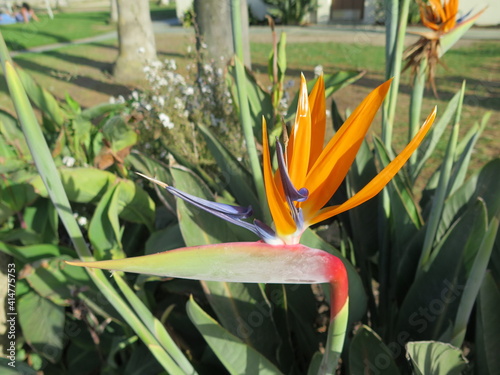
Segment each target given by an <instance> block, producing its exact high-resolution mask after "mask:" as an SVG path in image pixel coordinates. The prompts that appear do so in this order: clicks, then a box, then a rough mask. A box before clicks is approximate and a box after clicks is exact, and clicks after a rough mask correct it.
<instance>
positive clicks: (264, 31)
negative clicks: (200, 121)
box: [11, 19, 500, 57]
mask: <svg viewBox="0 0 500 375" xmlns="http://www.w3.org/2000/svg"><path fill="white" fill-rule="evenodd" d="M153 29H154V32H155V34H183V35H185V34H193V32H194V31H193V29H186V28H183V27H182V26H180V25H179V22H178V20H177V19H170V20H165V21H154V22H153ZM276 30H277V32H278V33H280V32H281V31H284V32H286V33H287V40H288V41H289V42H295V43H301V42H302V43H308V42H328V41H331V42H341V43H360V44H371V45H384V43H385V28H384V27H383V26H368V25H357V26H354V25H313V26H307V27H304V26H278V27H277V28H276ZM425 30H426V29H425V28H423V27H409V28H408V31H409V34H411V33H412V32H418V31H425ZM115 38H117V33H116V31H113V32H110V33H106V34H102V35H98V36H94V37H90V38H85V39H79V40H75V41H72V42H66V43H55V44H49V45H45V46H39V47H33V48H30V49H28V50H22V51H13V52H11V56H13V57H14V56H16V55H20V54H24V53H39V52H45V51H51V50H54V49H58V48H62V47H67V46H70V45H78V44H86V43H92V42H100V41H104V40H110V39H115ZM250 38H251V40H252V41H255V42H266V41H267V42H268V41H270V40H271V37H270V31H269V27H267V26H252V27H250ZM416 38H417V37H415V36H413V35H408V43H410V42H411V41H412V40H413V39H416ZM475 40H499V41H500V29H497V28H474V29H470V30H469V31H467V33H466V34H465V35H464V36H463V37H462V39H461V42H462V41H465V42H467V41H469V42H472V41H475Z"/></svg>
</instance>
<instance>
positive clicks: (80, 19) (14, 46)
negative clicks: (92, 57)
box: [0, 12, 115, 51]
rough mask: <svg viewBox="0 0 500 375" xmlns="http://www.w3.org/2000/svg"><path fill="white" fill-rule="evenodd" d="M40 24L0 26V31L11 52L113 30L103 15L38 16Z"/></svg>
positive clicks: (66, 14) (68, 14) (67, 14)
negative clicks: (51, 17)
mask: <svg viewBox="0 0 500 375" xmlns="http://www.w3.org/2000/svg"><path fill="white" fill-rule="evenodd" d="M39 18H40V22H30V23H26V24H25V23H17V24H13V25H1V26H0V31H1V32H2V35H3V37H4V39H5V42H6V44H7V47H8V48H9V49H10V50H11V51H16V50H23V49H28V48H32V47H36V46H42V45H46V44H54V43H63V42H70V41H72V40H77V39H83V38H87V37H91V36H95V35H99V34H103V33H106V32H110V31H113V30H115V26H113V25H110V24H109V22H108V21H109V13H107V12H81V13H80V12H79V13H57V14H55V15H54V19H50V18H49V16H48V15H41V16H40V17H39Z"/></svg>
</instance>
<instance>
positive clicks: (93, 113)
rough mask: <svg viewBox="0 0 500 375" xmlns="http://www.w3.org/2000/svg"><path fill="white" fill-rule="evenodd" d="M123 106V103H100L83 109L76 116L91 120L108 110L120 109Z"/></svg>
mask: <svg viewBox="0 0 500 375" xmlns="http://www.w3.org/2000/svg"><path fill="white" fill-rule="evenodd" d="M124 107H125V104H124V103H102V104H98V105H96V106H94V107H90V108H87V109H84V110H83V111H82V112H81V113H80V114H79V116H78V117H80V118H82V119H84V120H93V119H95V118H97V117H99V116H103V115H105V114H107V113H109V112H114V111H120V110H121V109H123V108H124Z"/></svg>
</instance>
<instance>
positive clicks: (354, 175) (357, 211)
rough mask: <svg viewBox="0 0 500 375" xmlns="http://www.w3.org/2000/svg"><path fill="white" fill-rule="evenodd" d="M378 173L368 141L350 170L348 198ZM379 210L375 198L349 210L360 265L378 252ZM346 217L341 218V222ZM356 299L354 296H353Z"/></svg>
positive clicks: (361, 148) (363, 144) (364, 143)
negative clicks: (376, 223)
mask: <svg viewBox="0 0 500 375" xmlns="http://www.w3.org/2000/svg"><path fill="white" fill-rule="evenodd" d="M377 173H378V171H377V168H376V166H375V158H374V156H373V153H372V150H370V148H369V146H368V143H367V142H366V140H364V141H363V143H362V144H361V147H360V149H359V151H358V153H357V154H356V159H355V160H354V163H353V164H352V165H351V168H350V169H349V173H348V175H347V180H346V181H347V191H348V196H346V197H345V198H346V199H347V198H348V197H352V196H353V195H354V194H355V193H356V192H358V191H360V190H361V189H362V188H363V187H365V186H366V184H368V183H369V182H370V181H371V180H372V179H373V178H374V177H375V176H376V175H377ZM378 209H379V199H378V197H374V198H373V199H370V200H369V201H368V202H365V203H363V204H362V205H359V206H357V207H355V208H353V209H352V210H349V211H348V213H347V215H348V217H349V219H350V220H349V226H350V227H351V230H352V240H353V242H354V248H355V249H356V256H357V261H358V262H359V264H363V263H366V259H361V258H360V257H362V256H364V257H370V256H373V255H375V253H376V252H377V246H373V244H376V243H378V228H377V226H376V225H373V223H374V222H376V221H377V217H378ZM343 217H344V216H342V215H341V216H340V218H341V220H342V219H343ZM352 298H354V296H352Z"/></svg>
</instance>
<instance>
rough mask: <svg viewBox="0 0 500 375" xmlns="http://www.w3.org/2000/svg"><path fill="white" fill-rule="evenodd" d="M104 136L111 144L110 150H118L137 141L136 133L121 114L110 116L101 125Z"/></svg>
mask: <svg viewBox="0 0 500 375" xmlns="http://www.w3.org/2000/svg"><path fill="white" fill-rule="evenodd" d="M102 133H103V135H104V138H105V139H106V140H107V141H108V142H109V143H110V144H111V150H113V151H114V152H118V151H121V150H124V149H126V148H128V147H132V146H133V145H135V144H136V143H137V133H136V132H135V131H133V130H132V128H131V127H130V126H128V125H127V124H126V123H125V121H124V120H123V118H122V117H121V116H114V117H112V118H110V119H109V120H108V121H106V123H105V124H104V126H103V127H102Z"/></svg>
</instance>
